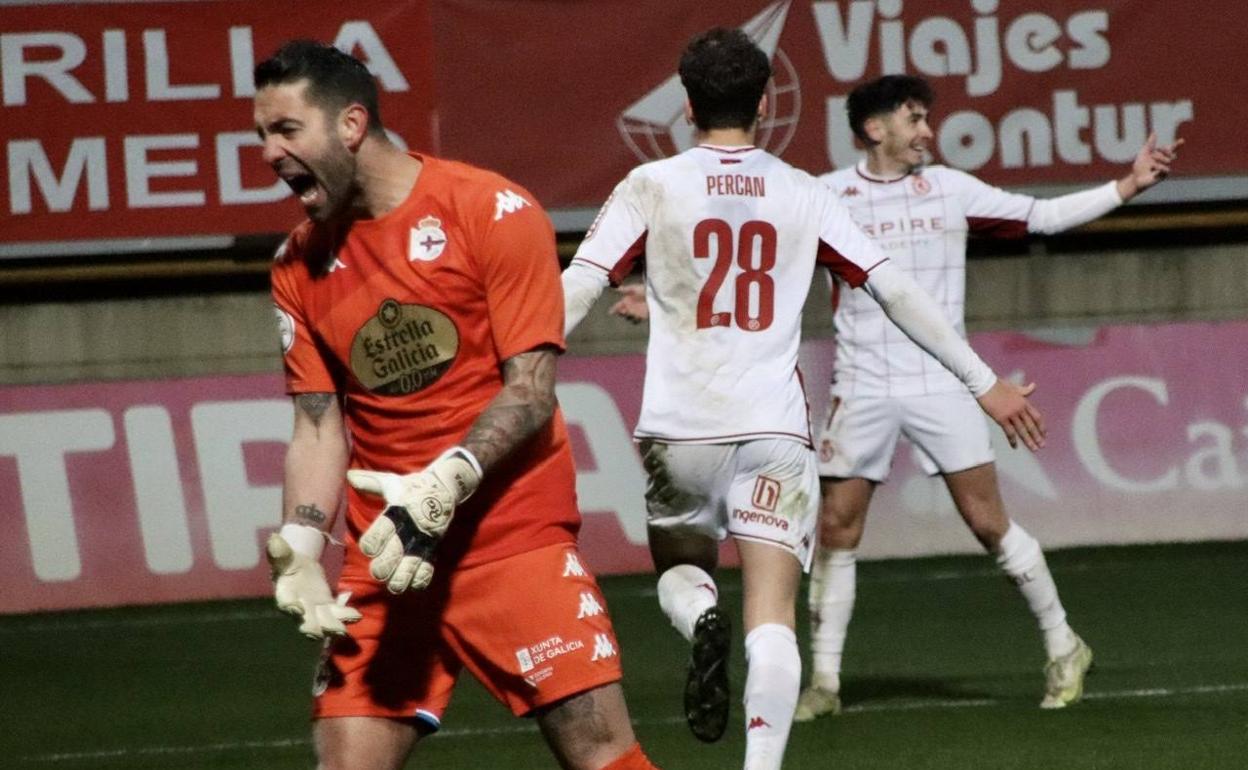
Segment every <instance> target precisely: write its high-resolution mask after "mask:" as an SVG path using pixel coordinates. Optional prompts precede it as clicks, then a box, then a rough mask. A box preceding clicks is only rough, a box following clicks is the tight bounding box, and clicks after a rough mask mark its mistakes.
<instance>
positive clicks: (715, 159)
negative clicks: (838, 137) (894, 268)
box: [573, 145, 886, 444]
mask: <svg viewBox="0 0 1248 770" xmlns="http://www.w3.org/2000/svg"><path fill="white" fill-rule="evenodd" d="M885 259H886V257H884V256H883V255H881V254H880V252H879V250H878V249H877V248H876V247H875V245H874V244H873V243H872V242H871V240H870V239H869V238H867V237H866V236H865V235H864V234H863V233H862V231H860V230H859V229H858V228H857V227H855V226H854V223H853V221H852V220H851V219H850V216H849V213H848V212H847V211H846V209H845V208H844V207H843V206H841V205H839V204H838V203H837V201H836V197H835V196H834V195H833V194H832V192H831V191H830V190H829V189H828V188H827V187H826V186H824V185H823V184H820V183H819V181H818V180H816V179H815V178H814V177H813V176H811V175H810V174H807V173H805V172H803V171H799V170H797V169H795V168H793V167H792V166H790V165H788V164H787V163H785V162H784V161H782V160H780V159H779V158H777V157H775V156H773V155H770V154H768V153H767V152H765V151H763V150H759V149H756V148H754V147H713V146H708V145H703V146H699V147H694V148H691V149H689V150H686V151H685V152H683V153H681V154H680V155H677V156H675V157H672V158H666V159H664V160H659V161H655V162H653V163H647V164H645V165H642V166H639V167H637V168H636V169H634V170H633V171H632V172H631V173H630V174H629V175H628V176H627V177H625V179H624V181H622V182H620V184H619V185H618V186H617V187H616V188H615V191H614V192H613V193H612V194H611V197H610V198H609V199H608V200H607V202H606V204H604V206H603V208H602V210H601V211H600V212H599V214H598V219H597V220H595V223H594V225H593V226H592V227H591V228H590V231H589V233H588V234H587V235H586V238H585V240H584V242H583V243H582V244H581V246H580V248H579V249H578V250H577V253H576V257H575V258H574V260H573V261H574V262H579V263H581V264H582V265H583V266H584V265H588V266H591V267H593V268H595V269H598V270H601V271H605V273H606V274H607V275H608V277H609V279H610V281H611V283H613V284H618V283H619V282H620V281H621V280H622V279H623V278H624V277H625V276H627V275H628V274H629V273H630V272H631V271H632V269H633V267H634V265H635V264H637V263H638V261H642V262H643V263H644V267H645V280H646V303H647V305H648V306H649V310H650V339H649V344H648V347H647V350H646V377H645V390H644V394H643V397H642V407H641V416H640V418H639V420H638V422H637V430H636V436H637V437H638V438H655V439H660V440H663V441H667V442H672V443H680V442H684V443H702V444H710V443H730V442H739V441H747V440H751V439H755V438H769V437H770V438H790V439H794V440H798V441H802V442H804V443H806V444H810V443H811V440H810V418H809V412H808V409H807V402H806V394H805V391H804V389H803V386H802V380H801V374H800V372H799V371H798V368H797V350H798V343H799V342H800V338H801V314H802V307H803V304H804V303H805V300H806V295H807V293H808V292H809V291H810V282H811V278H812V276H813V272H814V269H815V265H816V263H818V264H822V265H825V266H827V267H828V268H829V269H830V270H831V271H832V272H833V273H834V274H835V275H837V276H838V278H839V279H840V280H841V281H842V282H844V283H845V284H847V285H849V286H860V285H862V284H863V283H864V282H865V281H866V280H867V272H868V271H869V270H871V269H872V268H873V267H875V266H876V265H878V264H880V263H881V262H883V261H885ZM862 293H863V294H864V295H865V292H862Z"/></svg>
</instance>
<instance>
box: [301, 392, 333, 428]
mask: <svg viewBox="0 0 1248 770" xmlns="http://www.w3.org/2000/svg"><path fill="white" fill-rule="evenodd" d="M333 402H334V394H333V393H300V394H299V395H297V396H295V406H296V408H298V409H299V410H300V411H302V412H303V413H304V414H306V415H307V416H309V417H311V418H312V422H314V423H316V424H320V422H321V418H322V417H324V416H325V410H327V409H329V405H330V404H332V403H333Z"/></svg>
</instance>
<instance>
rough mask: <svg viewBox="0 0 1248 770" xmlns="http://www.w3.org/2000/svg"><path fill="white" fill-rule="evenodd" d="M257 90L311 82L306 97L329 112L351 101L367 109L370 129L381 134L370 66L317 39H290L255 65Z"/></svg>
mask: <svg viewBox="0 0 1248 770" xmlns="http://www.w3.org/2000/svg"><path fill="white" fill-rule="evenodd" d="M254 77H255V84H256V90H257V91H259V90H260V89H261V88H264V87H265V86H271V85H284V84H287V83H297V82H299V81H300V80H305V79H306V80H307V81H308V91H307V98H308V101H309V102H311V103H312V104H315V105H316V106H317V107H320V108H321V109H322V110H324V111H326V112H335V113H336V112H337V111H338V110H341V109H343V108H344V107H347V106H348V105H351V104H355V103H358V104H361V105H363V107H364V109H366V110H368V131H369V133H373V134H379V133H381V132H382V131H383V130H384V129H383V127H382V124H381V109H380V108H379V107H378V104H377V82H376V81H375V80H374V79H373V75H372V73H371V72H369V71H368V67H366V66H364V63H363V62H362V61H360V60H359V59H357V58H355V57H354V56H352V55H350V54H348V53H343V52H342V51H340V50H338V49H337V48H335V47H334V46H332V45H328V44H326V43H321V42H318V41H316V40H291V41H289V42H287V43H284V44H283V45H282V47H281V48H279V49H277V51H276V52H275V53H274V54H273V55H272V56H270V57H269V58H267V59H265V60H264V61H262V62H260V63H259V64H257V65H256V69H255V72H254Z"/></svg>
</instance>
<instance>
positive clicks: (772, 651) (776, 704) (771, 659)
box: [744, 623, 802, 770]
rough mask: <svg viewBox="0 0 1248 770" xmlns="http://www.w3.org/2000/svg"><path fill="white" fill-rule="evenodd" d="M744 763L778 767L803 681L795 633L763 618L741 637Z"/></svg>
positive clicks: (750, 769)
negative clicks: (743, 658) (759, 623)
mask: <svg viewBox="0 0 1248 770" xmlns="http://www.w3.org/2000/svg"><path fill="white" fill-rule="evenodd" d="M745 661H746V671H747V673H746V676H745V698H744V703H745V769H746V770H779V768H780V762H781V761H782V760H783V759H784V747H785V745H786V744H787V743H788V742H789V730H790V728H792V727H793V711H794V709H796V708H797V693H798V690H800V689H801V683H802V658H801V655H800V654H799V653H798V651H797V635H796V634H794V633H793V629H791V628H789V627H788V626H782V625H780V624H779V623H764V624H763V625H761V626H758V627H757V628H755V629H754V630H753V631H751V632H750V633H749V635H747V636H746V637H745Z"/></svg>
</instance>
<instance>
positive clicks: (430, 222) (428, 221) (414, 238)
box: [407, 216, 446, 262]
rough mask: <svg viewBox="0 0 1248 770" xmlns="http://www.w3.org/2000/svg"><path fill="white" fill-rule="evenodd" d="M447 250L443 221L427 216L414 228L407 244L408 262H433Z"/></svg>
mask: <svg viewBox="0 0 1248 770" xmlns="http://www.w3.org/2000/svg"><path fill="white" fill-rule="evenodd" d="M445 248H446V232H445V231H444V230H443V229H442V220H440V219H438V218H437V217H435V216H427V217H425V218H424V219H421V220H420V221H419V222H417V223H416V226H415V227H413V228H412V233H411V237H410V238H409V239H408V242H407V261H408V262H415V261H416V260H420V261H421V262H432V261H433V260H435V259H437V258H438V257H440V256H441V255H442V250H443V249H445Z"/></svg>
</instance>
